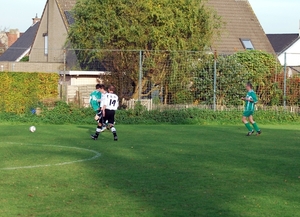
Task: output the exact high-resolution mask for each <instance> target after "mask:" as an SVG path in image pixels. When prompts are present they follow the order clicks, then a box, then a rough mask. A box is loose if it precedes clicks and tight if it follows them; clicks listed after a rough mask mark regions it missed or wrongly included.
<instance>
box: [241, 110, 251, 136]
mask: <svg viewBox="0 0 300 217" xmlns="http://www.w3.org/2000/svg"><path fill="white" fill-rule="evenodd" d="M249 116H250V115H249V113H248V112H244V113H243V117H242V122H243V123H244V124H245V126H246V128H247V130H248V133H247V135H246V136H251V135H252V134H253V133H254V130H253V129H252V127H251V125H250V123H249V122H248V120H247V117H249Z"/></svg>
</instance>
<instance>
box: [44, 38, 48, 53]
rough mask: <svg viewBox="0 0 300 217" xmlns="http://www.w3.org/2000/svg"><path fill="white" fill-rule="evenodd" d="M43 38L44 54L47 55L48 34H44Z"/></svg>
mask: <svg viewBox="0 0 300 217" xmlns="http://www.w3.org/2000/svg"><path fill="white" fill-rule="evenodd" d="M43 37H44V54H45V55H48V33H44V34H43Z"/></svg>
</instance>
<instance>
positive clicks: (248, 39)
mask: <svg viewBox="0 0 300 217" xmlns="http://www.w3.org/2000/svg"><path fill="white" fill-rule="evenodd" d="M240 41H241V43H242V45H243V47H244V49H245V50H255V48H254V45H253V43H252V41H251V39H250V38H240ZM247 42H250V44H251V46H252V47H249V46H248V47H247V44H246V43H247Z"/></svg>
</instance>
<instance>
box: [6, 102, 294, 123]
mask: <svg viewBox="0 0 300 217" xmlns="http://www.w3.org/2000/svg"><path fill="white" fill-rule="evenodd" d="M94 115H95V113H94V111H93V110H92V109H91V108H78V107H76V106H75V105H69V104H67V103H65V102H56V104H55V106H54V108H47V107H42V113H41V115H39V116H37V115H35V114H32V113H31V112H30V111H28V112H27V113H25V114H15V113H8V112H2V113H0V121H1V122H4V121H5V122H11V123H13V122H17V123H32V124H38V123H49V124H95V121H94V118H93V117H94ZM241 116H242V112H241V111H238V110H232V111H217V112H214V111H212V110H204V109H197V108H191V109H182V110H175V109H173V110H163V111H159V110H151V111H147V110H146V109H145V107H143V106H142V105H140V106H139V105H138V106H136V108H135V109H129V110H119V111H117V113H116V122H117V124H237V123H241ZM255 117H256V119H257V120H258V122H259V123H261V124H266V123H300V116H299V114H297V113H290V112H285V111H257V112H256V113H255Z"/></svg>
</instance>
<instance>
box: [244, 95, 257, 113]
mask: <svg viewBox="0 0 300 217" xmlns="http://www.w3.org/2000/svg"><path fill="white" fill-rule="evenodd" d="M246 99H250V100H251V101H248V100H245V111H254V109H255V104H256V103H257V96H256V94H255V92H254V91H253V90H250V91H249V92H248V93H247V96H246Z"/></svg>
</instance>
